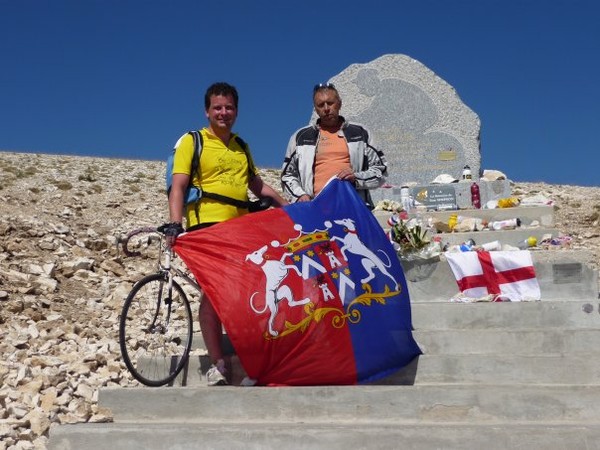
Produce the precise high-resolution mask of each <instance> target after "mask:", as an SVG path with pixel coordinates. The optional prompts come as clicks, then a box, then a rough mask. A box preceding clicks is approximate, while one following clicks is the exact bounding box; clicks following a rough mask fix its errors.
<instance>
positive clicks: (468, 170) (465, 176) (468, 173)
mask: <svg viewBox="0 0 600 450" xmlns="http://www.w3.org/2000/svg"><path fill="white" fill-rule="evenodd" d="M462 179H463V180H464V181H471V180H472V179H473V176H472V175H471V168H470V167H469V166H465V167H464V169H463V172H462Z"/></svg>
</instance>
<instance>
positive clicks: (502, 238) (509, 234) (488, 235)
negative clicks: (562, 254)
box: [435, 227, 559, 251]
mask: <svg viewBox="0 0 600 450" xmlns="http://www.w3.org/2000/svg"><path fill="white" fill-rule="evenodd" d="M547 235H550V236H551V237H553V238H555V237H557V236H558V235H559V232H558V230H556V228H547V227H536V228H525V227H521V228H517V229H514V230H499V231H487V230H482V231H473V232H468V233H438V234H436V235H435V236H436V237H437V238H440V239H441V241H440V245H441V247H442V248H445V246H446V245H450V246H452V245H460V244H462V243H464V242H466V241H468V240H469V239H473V241H474V242H475V244H476V245H482V244H485V243H488V242H493V241H498V242H500V244H503V245H504V244H508V245H510V246H512V247H518V246H519V243H520V242H522V241H524V240H525V239H527V238H529V237H532V236H533V237H535V238H536V239H537V242H542V239H543V238H544V237H545V236H547ZM538 249H539V250H541V249H542V247H538ZM532 251H536V249H535V248H533V249H532Z"/></svg>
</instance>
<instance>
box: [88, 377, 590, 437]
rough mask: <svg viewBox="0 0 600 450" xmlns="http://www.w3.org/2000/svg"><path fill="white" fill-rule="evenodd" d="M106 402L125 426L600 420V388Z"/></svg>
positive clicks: (344, 390)
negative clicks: (231, 423)
mask: <svg viewBox="0 0 600 450" xmlns="http://www.w3.org/2000/svg"><path fill="white" fill-rule="evenodd" d="M99 403H100V404H101V405H102V406H103V407H107V408H110V409H111V410H112V411H113V414H114V417H115V422H118V423H128V422H129V423H131V422H138V421H143V422H146V423H177V422H182V421H185V422H188V423H190V424H193V423H230V422H233V423H235V422H238V423H242V422H245V421H246V422H248V424H259V423H267V424H270V423H280V424H289V423H300V422H301V423H304V424H311V423H312V424H318V423H322V422H328V423H341V424H343V423H348V422H351V423H353V424H361V423H371V424H376V423H377V424H383V423H388V424H410V423H413V424H414V423H421V422H430V423H444V422H446V423H462V424H490V423H498V422H509V421H512V422H518V423H525V422H529V423H540V422H552V423H559V422H560V423H570V424H582V423H589V422H600V386H598V385H595V386H578V385H576V386H543V385H529V384H517V385H511V386H504V385H495V384H479V385H466V384H454V385H451V384H450V385H445V384H436V385H415V386H373V385H363V386H315V387H251V388H240V387H233V386H219V387H199V388H105V389H102V390H101V391H100V392H99ZM190 428H195V427H190Z"/></svg>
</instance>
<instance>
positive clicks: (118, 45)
mask: <svg viewBox="0 0 600 450" xmlns="http://www.w3.org/2000/svg"><path fill="white" fill-rule="evenodd" d="M389 53H398V54H404V55H408V56H410V57H411V58H414V59H416V60H418V61H420V62H421V63H423V64H424V65H426V66H427V67H429V68H430V69H431V70H433V71H434V72H435V73H436V74H437V75H438V76H439V77H441V78H442V79H444V80H445V81H446V82H448V83H450V84H451V85H452V86H454V88H455V89H456V91H457V93H458V95H459V96H460V97H461V99H462V100H463V101H464V102H465V103H466V104H467V105H468V106H469V107H470V108H471V109H472V110H473V111H474V112H475V113H476V114H477V115H478V116H479V118H480V119H481V123H482V129H481V154H482V168H483V169H497V170H501V171H503V172H504V173H506V174H507V175H508V177H509V178H510V179H512V180H515V181H545V182H548V183H553V184H573V185H580V186H599V185H600V182H599V178H598V176H597V175H596V173H597V171H598V170H600V169H598V167H599V166H600V164H599V163H600V156H599V155H600V145H599V144H598V141H599V139H598V136H597V135H595V134H594V133H596V132H598V130H599V128H600V78H599V73H600V70H599V69H600V57H599V55H600V2H598V1H596V0H585V1H582V0H544V1H542V0H539V1H538V0H502V1H496V0H412V1H403V0H382V1H377V0H372V1H356V0H343V1H338V2H329V1H314V0H302V1H295V0H287V1H286V0H280V1H263V0H252V1H250V0H249V1H242V0H231V1H229V2H207V1H201V0H197V1H178V0H171V1H168V2H167V1H164V0H160V1H158V0H149V1H134V0H103V1H100V0H69V1H67V0H52V1H50V0H37V1H33V0H18V1H16V0H0V55H1V59H0V61H1V65H0V150H6V151H27V152H39V153H61V154H77V155H95V156H107V157H116V158H133V159H165V158H166V155H167V154H168V152H169V151H170V149H171V148H172V146H173V144H174V143H175V141H176V140H177V138H178V137H179V136H180V135H181V134H182V133H184V132H185V131H187V130H189V129H193V128H199V127H201V126H203V125H204V124H205V123H206V119H205V116H204V105H203V95H204V91H205V89H206V87H207V86H208V85H209V84H211V83H212V82H214V81H228V82H230V83H232V84H234V85H235V86H236V87H237V88H238V90H239V92H240V111H239V117H238V121H237V123H236V127H235V131H237V132H238V133H239V134H240V135H241V136H242V137H243V138H244V139H245V140H246V141H247V142H249V143H250V146H251V148H252V151H253V154H254V157H255V160H256V162H257V164H258V165H259V166H260V167H279V166H280V165H281V162H282V159H283V155H284V152H285V147H286V145H287V141H288V139H289V136H290V135H291V133H292V132H294V130H296V129H297V128H299V127H301V126H303V125H305V124H306V123H307V122H308V120H309V118H310V115H311V112H312V104H311V93H312V92H311V91H312V86H313V85H314V84H315V83H318V82H324V81H327V80H329V79H330V78H331V77H333V76H335V75H337V74H339V73H340V72H342V71H343V70H344V69H345V68H346V67H348V66H349V65H350V64H353V63H367V62H369V61H372V60H374V59H376V58H378V57H380V56H382V55H385V54H389ZM342 112H343V111H342ZM383 150H384V151H385V149H383ZM0 157H1V154H0Z"/></svg>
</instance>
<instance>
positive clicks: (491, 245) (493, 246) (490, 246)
mask: <svg viewBox="0 0 600 450" xmlns="http://www.w3.org/2000/svg"><path fill="white" fill-rule="evenodd" d="M480 248H481V249H482V250H483V251H486V252H489V251H493V250H502V244H500V241H492V242H486V243H485V244H481V246H480Z"/></svg>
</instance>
